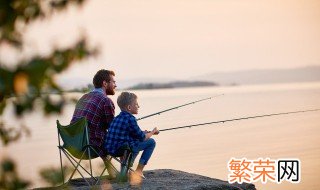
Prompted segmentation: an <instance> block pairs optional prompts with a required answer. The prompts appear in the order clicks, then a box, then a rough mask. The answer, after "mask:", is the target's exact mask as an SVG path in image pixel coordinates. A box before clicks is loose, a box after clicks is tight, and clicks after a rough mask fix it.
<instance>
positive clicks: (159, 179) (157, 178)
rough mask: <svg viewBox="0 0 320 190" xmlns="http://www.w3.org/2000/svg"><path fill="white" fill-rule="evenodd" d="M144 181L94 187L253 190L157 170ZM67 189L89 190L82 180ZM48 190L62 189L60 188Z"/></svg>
mask: <svg viewBox="0 0 320 190" xmlns="http://www.w3.org/2000/svg"><path fill="white" fill-rule="evenodd" d="M144 175H145V177H146V179H144V180H143V182H142V184H141V186H139V187H137V186H131V185H130V184H129V183H117V182H116V181H114V180H111V181H110V180H102V181H101V185H99V186H96V188H97V189H146V190H149V189H150V190H153V189H157V190H160V189H161V190H162V189H168V190H169V189H170V190H171V189H177V190H179V189H186V190H188V189H190V190H191V189H196V190H202V189H203V190H204V189H210V190H255V189H256V188H255V186H254V185H253V184H248V183H242V184H229V183H228V182H227V181H222V180H219V179H214V178H210V177H205V176H201V175H196V174H192V173H187V172H182V171H177V170H170V169H159V170H150V171H145V172H144ZM66 188H68V189H77V190H78V189H81V190H82V189H83V190H85V189H90V187H88V186H87V184H86V182H85V181H84V180H82V179H75V180H72V181H70V182H69V183H68V186H66ZM50 189H64V188H63V187H62V186H60V187H56V188H50Z"/></svg>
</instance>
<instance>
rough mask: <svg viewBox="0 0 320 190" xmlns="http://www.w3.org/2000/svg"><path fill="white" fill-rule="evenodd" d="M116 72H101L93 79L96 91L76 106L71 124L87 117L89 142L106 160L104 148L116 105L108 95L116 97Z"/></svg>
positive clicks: (84, 97) (87, 95)
mask: <svg viewBox="0 0 320 190" xmlns="http://www.w3.org/2000/svg"><path fill="white" fill-rule="evenodd" d="M114 76H115V74H114V72H113V71H110V70H104V69H102V70H99V71H98V72H97V73H96V74H95V76H94V77H93V85H94V87H95V89H94V90H93V91H91V92H89V93H87V94H85V95H83V96H82V97H81V98H80V100H79V101H78V102H77V104H76V108H75V111H74V113H73V117H72V120H71V123H73V122H75V121H77V120H78V119H80V118H82V117H85V118H86V119H87V120H88V127H89V141H90V144H92V145H93V146H94V147H96V148H97V149H98V153H99V155H100V156H101V157H102V158H103V159H105V158H106V155H107V151H106V150H105V148H104V147H103V144H104V140H105V136H106V133H107V129H108V127H109V124H110V123H111V121H112V120H113V118H114V109H115V107H114V104H113V102H112V100H111V99H110V98H109V97H107V95H114V94H115V88H116V87H117V85H116V81H115V80H114Z"/></svg>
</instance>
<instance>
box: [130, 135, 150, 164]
mask: <svg viewBox="0 0 320 190" xmlns="http://www.w3.org/2000/svg"><path fill="white" fill-rule="evenodd" d="M155 147H156V141H155V140H154V139H152V138H149V139H148V140H145V141H143V142H139V143H137V144H136V145H135V146H132V147H131V149H132V152H133V156H132V162H134V160H135V158H136V157H137V155H138V154H139V151H143V152H142V155H141V158H140V160H139V164H142V165H147V163H148V161H149V159H150V157H151V155H152V152H153V150H154V148H155Z"/></svg>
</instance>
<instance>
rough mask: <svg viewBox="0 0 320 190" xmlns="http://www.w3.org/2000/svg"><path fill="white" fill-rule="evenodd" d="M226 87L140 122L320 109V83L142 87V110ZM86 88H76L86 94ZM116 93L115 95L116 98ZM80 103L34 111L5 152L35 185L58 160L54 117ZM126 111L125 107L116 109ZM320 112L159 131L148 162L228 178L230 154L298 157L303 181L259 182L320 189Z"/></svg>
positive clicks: (161, 124) (164, 123)
mask: <svg viewBox="0 0 320 190" xmlns="http://www.w3.org/2000/svg"><path fill="white" fill-rule="evenodd" d="M221 93H224V94H225V95H224V96H222V97H218V98H215V99H213V100H208V101H205V102H200V103H197V104H194V105H191V106H188V107H184V108H180V109H178V110H174V111H171V112H167V113H164V114H162V115H159V116H154V117H151V118H147V119H145V120H141V121H139V124H140V126H141V128H143V129H152V128H153V127H158V128H159V129H164V128H169V127H177V126H184V125H189V124H196V123H203V122H210V121H217V120H224V119H231V118H237V117H245V116H252V115H262V114H269V113H278V112H287V111H296V110H305V109H314V108H320V83H299V84H278V85H260V86H234V87H215V88H186V89H168V90H152V91H150V90H146V91H136V94H137V95H138V97H139V100H138V101H139V104H140V113H139V115H137V117H142V116H144V115H148V114H150V113H153V112H157V111H160V110H163V109H166V108H169V107H173V106H177V105H180V104H184V103H187V102H190V101H195V100H199V99H202V98H206V97H210V96H213V95H217V94H221ZM80 95H81V94H70V96H74V97H80ZM116 97H117V95H116V96H114V97H112V99H113V100H115V99H116ZM73 109H74V105H68V106H67V107H66V108H65V110H64V112H63V114H62V115H58V116H50V117H45V116H43V115H42V114H40V113H33V114H30V115H28V116H26V117H25V118H24V119H23V121H22V122H23V123H24V124H26V125H27V126H30V128H31V130H32V136H31V137H29V138H23V139H21V140H20V141H19V142H18V143H15V144H13V145H10V146H9V147H5V148H4V147H1V151H0V152H1V154H0V155H1V156H0V157H4V156H10V157H12V158H14V159H15V160H16V161H17V163H18V167H19V170H20V173H21V174H22V175H23V177H25V178H29V179H33V181H34V184H33V187H37V186H40V185H43V184H42V183H41V182H40V177H39V175H38V172H37V169H38V168H42V167H48V166H56V167H58V166H59V156H58V150H57V148H56V146H57V134H56V126H55V121H56V119H59V120H60V121H61V123H62V124H68V123H69V121H70V118H71V116H72V113H73ZM11 111H12V109H11V108H10V107H9V108H8V109H7V111H6V113H5V114H4V117H5V118H7V120H8V124H16V122H17V121H16V119H15V118H14V117H12V112H11ZM116 112H117V113H119V109H118V108H116ZM319 116H320V112H310V113H302V114H294V115H283V116H275V117H268V118H259V119H251V120H243V121H236V122H229V123H224V124H214V125H208V126H201V127H194V128H190V129H189V128H188V129H182V130H174V131H168V132H163V133H160V135H158V136H155V139H156V141H157V147H156V150H155V152H154V155H153V158H152V159H151V160H150V163H149V165H148V166H147V168H146V169H161V168H171V169H177V170H183V171H187V172H191V173H197V174H201V175H205V176H210V177H214V178H219V179H223V180H227V176H228V174H229V172H228V168H227V163H228V161H229V159H230V158H231V157H235V158H243V157H246V158H247V159H250V160H256V159H258V158H260V157H261V158H267V157H268V158H271V159H280V158H298V159H300V161H301V182H300V183H299V184H291V183H288V182H283V183H282V184H280V185H279V184H276V183H273V182H268V183H267V184H261V183H255V184H256V186H257V188H258V189H279V190H280V189H288V190H289V189H290V190H292V189H297V190H298V189H318V187H319V186H320V181H319V180H318V179H319V175H318V173H317V172H318V170H319V168H320V138H319V136H320V117H319Z"/></svg>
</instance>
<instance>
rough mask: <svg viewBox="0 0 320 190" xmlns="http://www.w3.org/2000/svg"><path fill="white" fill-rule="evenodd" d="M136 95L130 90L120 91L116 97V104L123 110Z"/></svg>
mask: <svg viewBox="0 0 320 190" xmlns="http://www.w3.org/2000/svg"><path fill="white" fill-rule="evenodd" d="M137 98H138V97H137V95H135V94H134V93H131V92H122V93H121V94H120V95H119V96H118V99H117V103H118V106H119V107H120V109H121V110H125V109H126V106H128V105H130V104H131V103H132V101H133V100H135V99H137Z"/></svg>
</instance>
